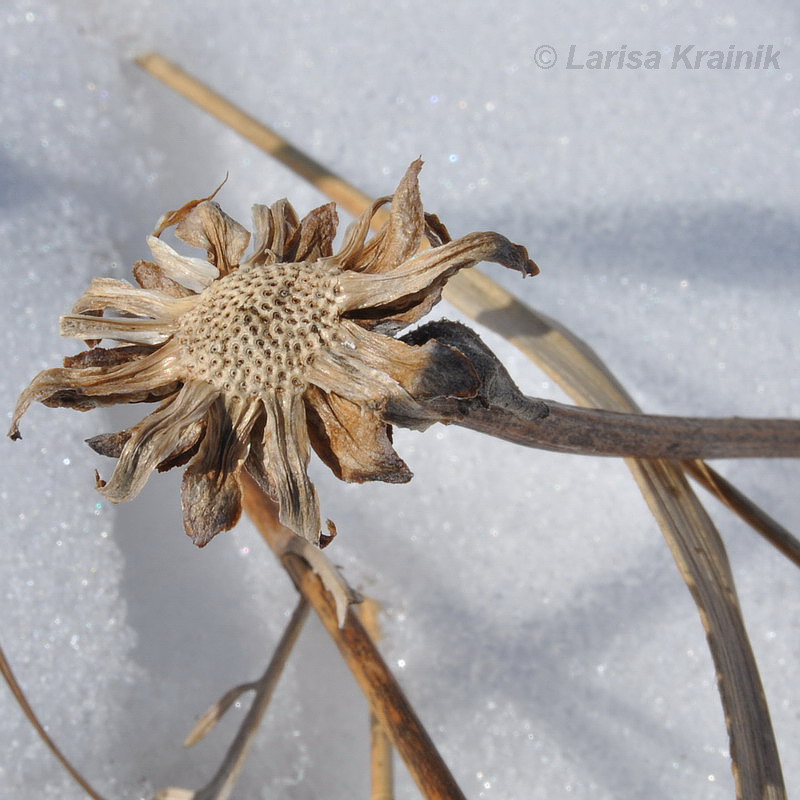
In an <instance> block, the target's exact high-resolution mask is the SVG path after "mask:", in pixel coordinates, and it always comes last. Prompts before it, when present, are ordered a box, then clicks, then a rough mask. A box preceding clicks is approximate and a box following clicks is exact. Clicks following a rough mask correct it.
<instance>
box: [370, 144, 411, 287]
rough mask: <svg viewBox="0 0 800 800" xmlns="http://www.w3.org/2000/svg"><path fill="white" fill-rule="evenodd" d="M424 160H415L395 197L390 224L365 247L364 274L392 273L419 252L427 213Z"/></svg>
mask: <svg viewBox="0 0 800 800" xmlns="http://www.w3.org/2000/svg"><path fill="white" fill-rule="evenodd" d="M421 169H422V160H421V159H417V160H416V161H414V162H413V163H412V164H411V166H409V168H408V170H406V174H405V175H404V176H403V179H402V180H401V181H400V184H399V185H398V187H397V189H396V190H395V193H394V195H393V196H392V208H391V212H390V214H389V221H388V222H387V223H386V224H385V225H384V227H383V228H382V229H381V230H380V231H379V232H378V233H377V234H376V235H375V237H374V238H373V239H372V240H371V241H370V242H369V243H367V244H366V245H365V247H364V248H363V250H362V252H361V255H360V258H359V261H360V270H359V271H360V272H390V271H392V270H394V269H396V268H397V267H398V266H399V265H400V264H402V263H403V262H404V261H407V260H408V259H409V258H411V257H412V256H413V255H414V253H416V252H417V250H419V246H420V244H421V243H422V236H423V233H424V232H425V214H424V212H423V210H422V199H421V198H420V196H419V182H418V180H417V176H418V175H419V171H420V170H421Z"/></svg>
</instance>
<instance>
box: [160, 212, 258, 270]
mask: <svg viewBox="0 0 800 800" xmlns="http://www.w3.org/2000/svg"><path fill="white" fill-rule="evenodd" d="M175 235H176V236H177V237H178V238H179V239H181V240H182V241H184V242H186V243H187V244H190V245H192V246H193V247H199V248H202V249H204V250H205V251H206V253H207V255H208V261H209V262H210V263H211V264H213V265H214V266H215V267H216V268H217V269H218V270H219V274H220V275H227V274H228V273H229V272H230V271H231V270H232V269H234V268H235V267H237V266H238V265H239V262H240V261H241V259H242V256H243V255H244V251H245V250H247V245H248V244H249V242H250V234H249V233H248V231H246V230H245V229H244V228H243V227H242V226H241V225H240V224H239V223H238V222H237V221H236V220H235V219H233V218H232V217H229V216H228V215H227V214H226V213H225V212H224V211H223V210H222V209H221V208H220V207H219V205H218V204H217V203H215V202H213V201H212V200H204V201H203V202H202V203H198V204H197V205H196V206H195V207H194V208H193V209H192V210H191V211H190V212H189V214H187V215H186V217H185V218H184V219H182V220H181V221H180V222H179V223H178V225H177V227H176V228H175Z"/></svg>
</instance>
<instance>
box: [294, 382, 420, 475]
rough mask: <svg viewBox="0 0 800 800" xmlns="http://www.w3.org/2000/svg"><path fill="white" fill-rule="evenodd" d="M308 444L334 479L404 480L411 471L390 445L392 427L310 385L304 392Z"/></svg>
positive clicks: (368, 412)
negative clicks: (329, 470)
mask: <svg viewBox="0 0 800 800" xmlns="http://www.w3.org/2000/svg"><path fill="white" fill-rule="evenodd" d="M306 412H307V418H308V432H309V436H310V439H311V445H312V447H313V448H314V451H315V452H316V454H317V455H318V456H319V457H320V458H321V459H322V460H323V461H324V462H325V464H327V466H328V467H329V468H330V469H331V470H332V471H333V473H334V474H335V475H336V477H337V478H340V479H341V480H343V481H348V482H353V483H364V482H365V481H386V482H387V483H407V482H408V481H410V480H411V477H412V473H411V470H410V469H409V468H408V467H407V466H406V464H405V462H404V461H403V460H402V459H401V458H400V456H398V455H397V453H396V452H395V450H394V447H392V441H391V436H390V432H391V428H390V427H389V426H388V425H387V424H386V423H385V422H384V421H383V420H382V419H381V417H380V416H379V415H378V414H377V413H375V412H373V411H369V410H366V409H364V408H363V407H360V406H358V405H357V404H356V403H353V402H351V401H350V400H346V399H345V398H344V397H340V396H339V395H336V394H328V393H326V392H323V391H322V390H321V389H318V388H317V387H316V386H312V387H310V388H309V390H308V391H307V392H306Z"/></svg>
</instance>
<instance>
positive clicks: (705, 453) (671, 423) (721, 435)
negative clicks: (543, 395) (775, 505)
mask: <svg viewBox="0 0 800 800" xmlns="http://www.w3.org/2000/svg"><path fill="white" fill-rule="evenodd" d="M454 422H456V424H458V425H461V426H463V427H466V428H472V429H473V430H476V431H481V432H482V433H487V434H490V435H492V436H496V437H498V438H501V439H507V440H508V441H511V442H514V443H515V444H521V445H524V446H526V447H536V448H539V449H541V450H551V451H555V452H557V453H571V454H573V455H594V456H619V457H623V458H628V457H633V458H667V459H677V460H689V459H700V458H792V457H794V458H797V457H798V456H800V421H798V420H793V419H748V418H744V417H727V418H722V419H718V418H712V417H668V416H655V415H650V414H630V413H622V412H616V411H602V410H598V409H587V408H580V407H578V406H568V405H563V404H561V403H555V402H553V401H551V400H541V399H539V398H524V403H520V404H518V407H517V408H515V409H514V410H513V411H508V410H507V409H499V408H496V407H493V408H488V409H487V408H477V407H476V408H474V409H470V411H469V413H467V414H465V415H464V417H463V418H461V419H455V420H454Z"/></svg>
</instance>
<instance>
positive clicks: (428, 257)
mask: <svg viewBox="0 0 800 800" xmlns="http://www.w3.org/2000/svg"><path fill="white" fill-rule="evenodd" d="M481 261H493V262H495V263H497V264H502V265H503V266H505V267H509V268H510V269H515V270H517V271H519V272H521V273H522V274H523V275H536V274H537V273H538V272H539V268H538V267H537V266H536V264H535V263H534V262H533V261H531V259H530V258H528V251H527V250H526V249H525V248H524V247H522V246H521V245H518V244H512V243H511V242H510V241H509V240H508V239H506V237H505V236H501V235H500V234H499V233H471V234H468V235H467V236H464V237H463V238H461V239H457V240H456V241H454V242H449V243H448V244H446V245H443V246H442V247H437V248H434V249H431V250H426V251H424V252H422V253H419V254H417V255H416V256H414V257H413V258H412V259H410V260H409V261H407V262H405V264H403V265H402V266H400V267H398V268H397V269H395V270H393V271H392V272H388V273H380V274H364V273H356V272H345V273H343V274H342V278H341V281H340V283H341V287H342V291H343V293H344V296H343V298H342V300H341V301H340V302H341V306H342V309H343V310H344V311H345V312H347V311H353V310H355V309H362V308H378V307H380V308H384V307H387V310H388V311H390V312H391V310H392V304H397V303H398V302H402V301H403V299H405V298H409V297H414V296H415V295H417V294H418V293H420V292H424V291H426V290H428V291H433V292H436V293H437V295H438V294H440V293H441V287H442V285H443V282H444V281H445V280H446V279H447V278H449V277H450V276H451V275H453V274H454V273H456V272H457V271H458V270H460V269H464V268H466V267H473V266H475V264H478V263H479V262H481ZM437 282H441V283H437Z"/></svg>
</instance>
